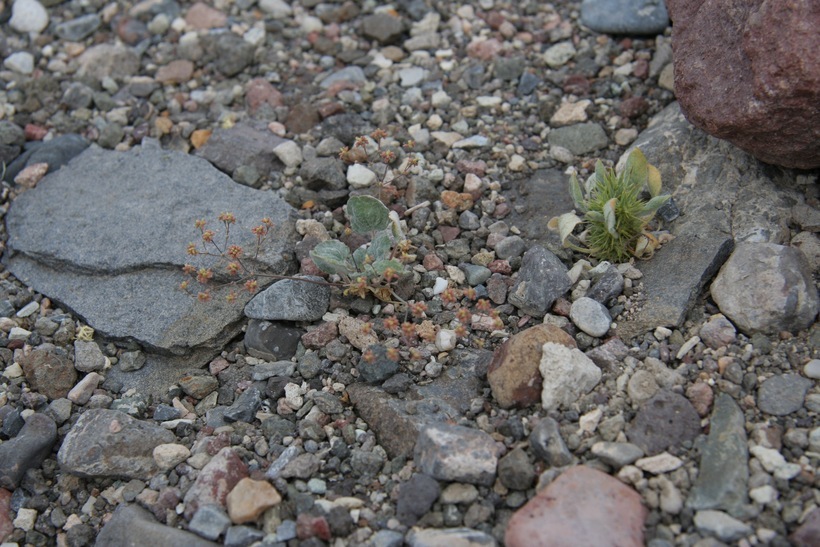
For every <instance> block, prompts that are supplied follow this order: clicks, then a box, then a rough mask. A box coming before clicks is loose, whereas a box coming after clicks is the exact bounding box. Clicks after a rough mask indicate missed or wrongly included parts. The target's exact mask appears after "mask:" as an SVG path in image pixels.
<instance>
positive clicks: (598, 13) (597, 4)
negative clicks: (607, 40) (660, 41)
mask: <svg viewBox="0 0 820 547" xmlns="http://www.w3.org/2000/svg"><path fill="white" fill-rule="evenodd" d="M581 22H582V23H583V24H584V26H587V27H589V28H590V29H592V30H594V31H595V32H601V33H607V34H651V35H653V36H654V35H656V34H663V31H664V29H665V28H666V27H667V26H668V25H669V14H668V13H667V11H666V5H665V4H664V2H663V0H584V1H583V2H581Z"/></svg>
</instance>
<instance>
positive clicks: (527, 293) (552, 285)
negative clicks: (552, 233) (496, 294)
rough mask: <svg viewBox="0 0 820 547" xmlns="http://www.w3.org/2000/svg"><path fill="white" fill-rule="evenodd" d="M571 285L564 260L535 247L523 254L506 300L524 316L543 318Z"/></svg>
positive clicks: (537, 246)
mask: <svg viewBox="0 0 820 547" xmlns="http://www.w3.org/2000/svg"><path fill="white" fill-rule="evenodd" d="M571 286H572V281H570V278H569V276H568V275H567V267H566V266H564V264H563V263H562V262H561V260H559V259H558V257H557V256H555V255H554V254H553V253H551V252H550V251H548V250H547V249H545V248H544V247H541V246H540V245H534V246H533V247H532V248H530V250H529V251H527V252H526V253H524V258H523V259H522V261H521V269H520V270H519V271H518V279H517V280H516V282H515V284H514V285H513V286H512V288H511V289H510V293H509V295H508V297H507V299H508V301H509V302H510V304H512V305H514V306H515V307H517V308H519V309H520V310H521V311H522V312H524V313H527V314H529V315H533V316H535V317H544V314H546V313H547V311H549V309H550V308H551V307H552V304H553V303H554V302H555V300H556V299H558V298H559V297H561V296H563V295H564V294H565V293H566V292H567V291H568V290H569V289H570V287H571Z"/></svg>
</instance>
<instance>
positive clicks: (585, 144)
mask: <svg viewBox="0 0 820 547" xmlns="http://www.w3.org/2000/svg"><path fill="white" fill-rule="evenodd" d="M547 141H548V142H549V143H550V146H560V147H562V148H566V149H567V150H569V151H570V152H572V153H573V154H575V155H576V156H580V155H583V154H588V153H590V152H594V151H596V150H600V149H601V148H603V147H605V146H606V145H607V144H609V139H608V138H607V136H606V133H605V132H604V130H603V128H602V127H601V126H600V125H598V124H597V123H594V122H587V123H576V124H575V125H568V126H566V127H559V128H557V129H553V130H552V131H550V133H549V135H547Z"/></svg>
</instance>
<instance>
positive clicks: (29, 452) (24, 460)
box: [0, 413, 57, 490]
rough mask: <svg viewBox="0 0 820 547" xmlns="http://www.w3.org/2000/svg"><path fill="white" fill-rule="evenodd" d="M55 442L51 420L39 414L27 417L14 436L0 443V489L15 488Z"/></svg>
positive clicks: (55, 430)
mask: <svg viewBox="0 0 820 547" xmlns="http://www.w3.org/2000/svg"><path fill="white" fill-rule="evenodd" d="M3 425H5V420H4V423H3ZM56 441H57V425H56V424H55V423H54V420H52V419H51V418H49V417H48V416H46V415H45V414H41V413H36V414H32V415H31V416H29V418H28V420H26V422H25V424H24V425H23V427H22V429H21V430H20V431H19V432H18V433H17V435H16V436H15V437H13V438H11V439H9V440H8V441H5V442H4V443H3V444H0V488H5V489H7V490H14V489H16V488H17V487H18V486H19V485H20V481H21V480H22V479H23V476H24V475H25V473H26V471H28V470H29V469H34V468H37V467H39V466H40V464H41V463H43V460H45V459H46V458H47V457H48V456H49V455H51V447H52V446H54V443H55V442H56Z"/></svg>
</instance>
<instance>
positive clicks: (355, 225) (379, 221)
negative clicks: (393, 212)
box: [347, 196, 390, 234]
mask: <svg viewBox="0 0 820 547" xmlns="http://www.w3.org/2000/svg"><path fill="white" fill-rule="evenodd" d="M389 213H390V211H389V210H388V209H387V207H385V205H384V203H382V202H381V201H379V200H377V199H376V198H374V197H372V196H353V197H352V198H350V199H349V200H348V201H347V216H348V217H349V218H350V227H351V228H352V229H353V231H354V232H356V233H359V234H367V233H370V232H373V231H376V230H384V229H385V228H387V225H388V224H389V223H390V220H389Z"/></svg>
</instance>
